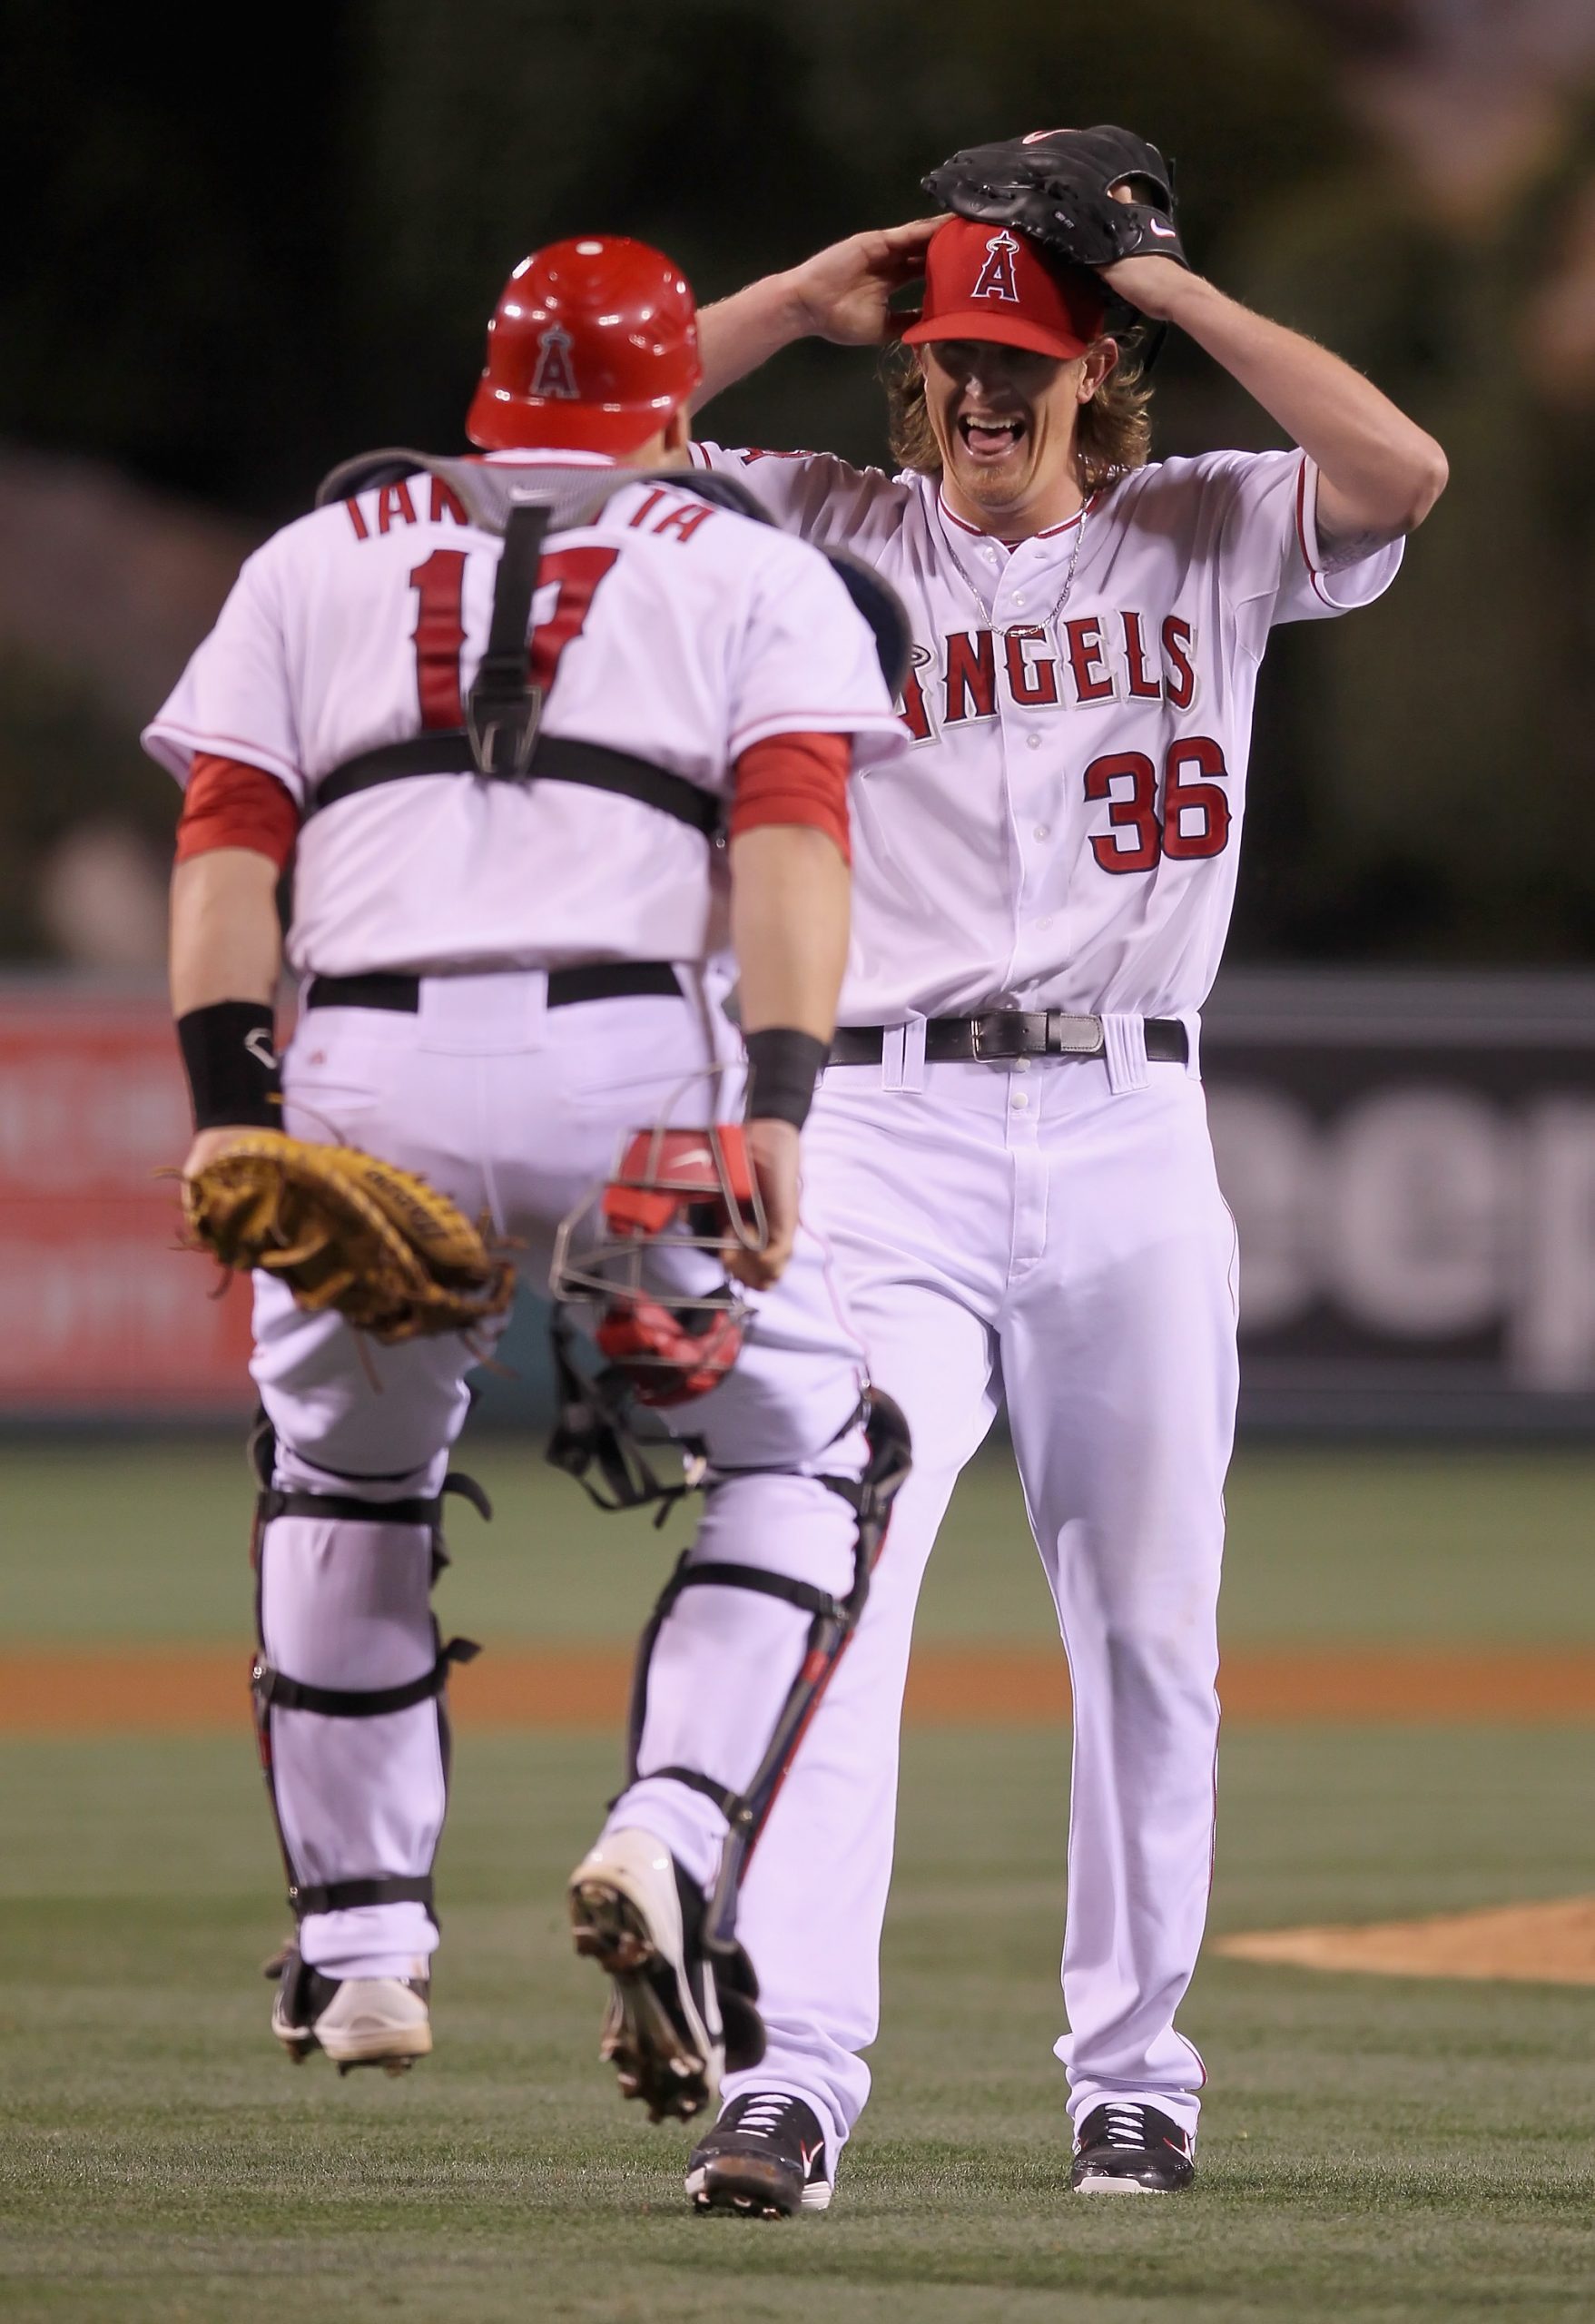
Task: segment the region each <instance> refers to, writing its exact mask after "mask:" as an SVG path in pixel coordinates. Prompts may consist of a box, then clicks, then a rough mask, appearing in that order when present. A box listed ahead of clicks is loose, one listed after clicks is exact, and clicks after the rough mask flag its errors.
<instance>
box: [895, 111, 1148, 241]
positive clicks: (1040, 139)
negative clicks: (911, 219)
mask: <svg viewBox="0 0 1595 2324" xmlns="http://www.w3.org/2000/svg"><path fill="white" fill-rule="evenodd" d="M923 183H924V188H925V191H926V192H927V193H928V194H930V196H931V197H932V198H933V199H934V200H935V201H937V202H940V204H941V205H942V207H943V209H945V210H956V211H958V212H960V214H961V215H962V216H963V217H965V218H977V219H980V221H981V222H982V223H986V224H990V225H999V226H1013V227H1016V228H1018V229H1019V231H1020V232H1021V233H1026V234H1029V235H1031V236H1032V237H1033V238H1034V239H1035V240H1036V241H1038V242H1039V243H1040V244H1041V245H1042V247H1043V249H1045V250H1048V251H1051V252H1052V253H1053V255H1054V256H1055V257H1057V258H1063V259H1068V260H1070V261H1072V262H1073V263H1074V264H1075V265H1076V266H1111V265H1113V263H1114V262H1115V261H1116V260H1117V259H1121V258H1144V257H1147V256H1151V255H1154V254H1155V255H1156V256H1157V257H1159V258H1171V259H1173V260H1174V261H1175V262H1176V263H1177V265H1179V266H1186V267H1188V266H1189V264H1190V261H1189V260H1188V259H1187V258H1186V254H1185V251H1184V250H1183V249H1182V248H1181V246H1180V239H1179V228H1178V226H1177V224H1176V222H1175V215H1174V177H1173V172H1172V171H1171V169H1170V168H1169V165H1168V163H1167V162H1166V161H1165V160H1164V158H1163V156H1162V154H1161V153H1159V152H1158V151H1157V146H1156V145H1149V144H1148V143H1147V141H1146V139H1145V138H1144V137H1137V136H1136V135H1135V134H1134V133H1133V132H1132V131H1130V130H1128V129H1115V128H1113V127H1112V126H1111V125H1108V126H1105V127H1102V128H1098V129H1054V130H1049V131H1048V132H1046V133H1044V134H1041V135H1038V136H1034V137H1015V138H1012V139H1009V141H1007V142H1006V143H1002V144H999V145H971V146H970V147H968V148H967V149H966V151H964V152H963V153H955V154H954V155H953V157H952V159H951V160H950V162H942V164H941V167H940V169H939V170H932V171H931V172H930V176H929V177H928V178H926V179H925V180H924V181H923ZM1115 186H1127V187H1128V190H1129V192H1131V194H1132V195H1133V197H1134V198H1133V199H1132V200H1131V201H1128V202H1116V201H1115V200H1114V197H1113V191H1112V190H1113V188H1114V187H1115Z"/></svg>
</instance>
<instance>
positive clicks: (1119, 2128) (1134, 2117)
mask: <svg viewBox="0 0 1595 2324" xmlns="http://www.w3.org/2000/svg"><path fill="white" fill-rule="evenodd" d="M1103 2138H1104V2140H1105V2141H1106V2142H1107V2144H1108V2145H1109V2146H1145V2145H1146V2143H1147V2118H1146V2114H1145V2112H1144V2111H1143V2109H1142V2108H1141V2107H1139V2106H1109V2108H1108V2127H1107V2129H1106V2131H1105V2132H1103Z"/></svg>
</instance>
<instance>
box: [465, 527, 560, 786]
mask: <svg viewBox="0 0 1595 2324" xmlns="http://www.w3.org/2000/svg"><path fill="white" fill-rule="evenodd" d="M550 513H551V512H550V510H549V508H548V506H547V503H546V502H541V503H539V502H537V501H535V500H518V501H517V502H516V504H515V505H514V507H512V508H511V509H510V511H509V515H508V517H507V518H506V520H505V526H504V550H503V554H502V555H501V556H500V557H499V559H498V577H497V581H496V582H495V583H494V586H493V618H492V622H491V624H490V625H489V626H488V630H487V651H486V652H485V653H484V654H483V655H482V659H481V664H480V666H479V667H478V671H477V675H476V683H475V684H473V686H472V687H471V690H470V694H469V696H468V700H467V702H466V706H465V723H466V732H467V733H468V734H469V736H470V741H471V756H472V757H473V758H474V759H475V761H476V763H477V766H478V769H479V770H480V772H481V773H483V774H487V775H492V776H494V777H495V778H496V779H497V781H498V782H500V783H524V782H525V781H526V779H527V775H528V774H529V773H531V771H532V753H533V752H534V751H535V750H536V749H537V728H538V725H539V724H540V723H541V720H542V716H543V689H542V688H541V686H535V685H534V684H532V682H531V678H530V676H529V675H528V674H527V632H528V631H529V629H530V628H531V625H532V599H533V597H534V596H535V595H536V594H537V567H538V566H539V565H540V563H541V562H542V556H543V543H544V540H545V538H546V536H547V531H548V518H549V515H550Z"/></svg>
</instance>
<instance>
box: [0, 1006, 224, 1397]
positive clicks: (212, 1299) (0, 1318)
mask: <svg viewBox="0 0 1595 2324" xmlns="http://www.w3.org/2000/svg"><path fill="white" fill-rule="evenodd" d="M190 1135H191V1132H190V1128H189V1112H188V1098H187V1093H186V1091H185V1090H184V1088H183V1083H182V1072H181V1071H180V1069H179V1067H178V1063H177V1055H176V1049H175V1045H174V1043H173V1041H172V1022H171V1019H170V1018H169V1016H168V1015H167V1013H166V1011H165V1009H164V1008H163V1006H162V1000H161V997H160V995H159V994H158V993H151V992H145V991H133V992H122V993H118V992H117V991H116V990H115V989H114V988H113V989H111V990H105V989H103V988H101V989H94V988H83V987H78V986H75V985H71V984H60V985H56V984H48V983H31V982H30V983H20V982H19V983H17V984H13V985H6V986H4V987H0V1415H6V1416H9V1417H12V1418H15V1419H23V1418H27V1417H33V1416H37V1417H39V1418H42V1419H71V1418H74V1417H79V1418H84V1419H88V1418H99V1417H114V1418H118V1419H124V1418H125V1419H138V1418H144V1417H147V1418H150V1419H160V1420H182V1419H187V1418H204V1417H207V1416H210V1415H212V1414H222V1413H248V1412H249V1410H250V1408H251V1403H252V1402H253V1398H252V1394H251V1388H250V1382H249V1376H248V1373H247V1371H246V1369H245V1366H246V1364H247V1361H248V1355H249V1298H248V1295H247V1291H246V1289H245V1286H244V1285H241V1284H233V1285H231V1286H230V1287H229V1288H228V1289H227V1292H226V1295H225V1296H223V1297H220V1298H218V1297H216V1296H214V1293H215V1292H216V1289H217V1277H216V1270H215V1268H214V1267H212V1266H211V1265H209V1264H208V1262H207V1261H206V1260H204V1259H203V1258H202V1257H200V1256H198V1255H197V1254H194V1253H192V1252H185V1251H182V1250H181V1249H180V1248H179V1247H178V1244H179V1234H180V1224H181V1222H180V1216H179V1211H178V1203H177V1190H176V1188H175V1187H174V1186H173V1184H172V1180H171V1179H170V1178H169V1177H161V1176H159V1175H158V1174H159V1173H160V1172H161V1171H162V1170H170V1169H171V1167H172V1165H173V1164H175V1163H178V1162H181V1161H182V1157H183V1154H184V1152H185V1151H186V1149H187V1146H188V1141H189V1137H190Z"/></svg>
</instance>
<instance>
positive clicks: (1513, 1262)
mask: <svg viewBox="0 0 1595 2324" xmlns="http://www.w3.org/2000/svg"><path fill="white" fill-rule="evenodd" d="M1202 1064H1203V1072H1204V1078H1205V1079H1206V1088H1207V1100H1208V1107H1209V1111H1210V1115H1211V1118H1212V1123H1213V1132H1214V1140H1215V1144H1216V1148H1217V1153H1218V1166H1219V1177H1220V1180H1221V1182H1222V1184H1223V1186H1224V1189H1225V1192H1226V1196H1227V1198H1228V1200H1229V1203H1230V1206H1231V1207H1232V1209H1233V1210H1234V1212H1235V1214H1236V1223H1237V1228H1238V1234H1239V1245H1240V1267H1239V1289H1240V1306H1241V1348H1242V1383H1243V1385H1242V1416H1243V1423H1245V1424H1246V1425H1248V1426H1250V1427H1252V1428H1254V1429H1268V1428H1284V1429H1290V1430H1295V1431H1314V1430H1337V1429H1354V1430H1364V1429H1371V1428H1376V1429H1388V1430H1398V1431H1399V1430H1436V1429H1438V1430H1452V1431H1455V1432H1457V1433H1465V1432H1467V1431H1470V1430H1477V1429H1489V1430H1511V1431H1521V1432H1525V1433H1529V1432H1532V1433H1545V1432H1548V1431H1560V1432H1574V1431H1580V1432H1581V1431H1584V1430H1588V1429H1590V1428H1591V1427H1592V1426H1595V977H1590V978H1582V977H1558V978H1551V977H1535V978H1526V977H1525V978H1516V977H1493V978H1480V977H1449V978H1448V977H1439V976H1415V975H1400V976H1397V975H1383V974H1382V975H1372V974H1368V975H1344V974H1334V975H1327V974H1317V973H1315V974H1306V973H1293V974H1289V975H1264V974H1261V973H1251V974H1244V975H1243V974H1236V975H1232V976H1229V977H1226V979H1225V980H1223V981H1222V982H1221V984H1220V986H1219V989H1218V991H1217V992H1216V995H1215V997H1214V1000H1213V1002H1212V1004H1211V1006H1210V1008H1209V1009H1208V1011H1207V1013H1206V1019H1205V1021H1204V1025H1203V1031H1202ZM990 1069H991V1070H1001V1068H990ZM1059 1069H1060V1070H1061V1069H1072V1068H1059ZM187 1139H188V1112H187V1102H186V1098H185V1095H184V1092H183V1088H182V1077H181V1074H180V1072H179V1069H178V1066H177V1060H176V1054H175V1049H174V1045H173V1043H172V1032H171V1027H170V1024H169V1021H168V1019H167V1017H166V1013H165V1009H164V1007H163V1004H162V997H161V995H160V993H159V992H158V991H153V990H138V991H126V990H123V991H118V990H115V989H105V988H94V987H86V986H82V985H77V984H71V983H62V984H54V983H50V982H47V981H24V980H19V981H17V982H15V983H12V984H9V985H0V1419H5V1420H9V1421H11V1422H13V1423H18V1422H26V1421H28V1420H31V1419H35V1418H37V1419H59V1420H73V1419H79V1420H84V1421H94V1420H99V1419H105V1418H111V1419H117V1420H134V1421H136V1420H140V1419H148V1420H151V1421H158V1422H162V1423H164V1422H170V1421H183V1420H205V1419H217V1420H238V1419H241V1417H243V1416H244V1415H245V1414H247V1413H248V1411H249V1409H250V1407H251V1403H252V1396H251V1389H250V1384H249V1379H248V1374H247V1370H246V1364H247V1359H248V1350H249V1301H248V1298H247V1295H246V1294H245V1292H244V1288H243V1286H242V1285H238V1284H233V1285H230V1286H229V1287H228V1288H227V1290H226V1292H225V1295H223V1296H221V1297H217V1296H215V1295H214V1293H215V1291H216V1288H217V1277H216V1273H215V1270H214V1269H213V1268H212V1267H211V1266H210V1265H209V1264H208V1263H207V1262H206V1261H205V1260H204V1259H203V1258H202V1257H199V1256H195V1255H193V1254H192V1253H185V1252H182V1250H180V1249H179V1247H178V1240H179V1220H178V1208H177V1200H176V1193H175V1189H174V1187H173V1186H172V1181H171V1179H170V1178H168V1177H161V1176H159V1175H158V1174H159V1173H160V1172H161V1171H162V1170H163V1169H169V1168H170V1167H172V1164H174V1163H175V1162H177V1161H178V1160H180V1159H181V1157H182V1152H183V1150H184V1147H185V1146H186V1144H187ZM541 1343H542V1333H541V1317H540V1313H539V1311H538V1310H537V1307H536V1305H535V1303H534V1302H533V1301H531V1300H523V1301H522V1303H521V1310H520V1312H519V1313H518V1314H517V1318H516V1322H515V1325H514V1328H513V1331H512V1334H511V1335H510V1337H509V1339H508V1340H507V1343H506V1344H505V1348H504V1350H503V1351H502V1352H501V1353H502V1354H503V1356H504V1358H505V1364H504V1369H503V1371H502V1372H501V1373H500V1374H496V1375H492V1376H488V1375H483V1374H478V1379H479V1380H481V1381H483V1382H484V1384H485V1386H486V1391H487V1393H485V1395H484V1398H483V1415H484V1417H492V1418H495V1419H499V1420H506V1421H511V1422H517V1423H523V1424H525V1423H539V1424H540V1423H541V1421H542V1420H543V1418H544V1417H546V1402H547V1393H548V1388H547V1367H546V1356H545V1353H544V1349H543V1346H542V1344H541Z"/></svg>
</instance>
